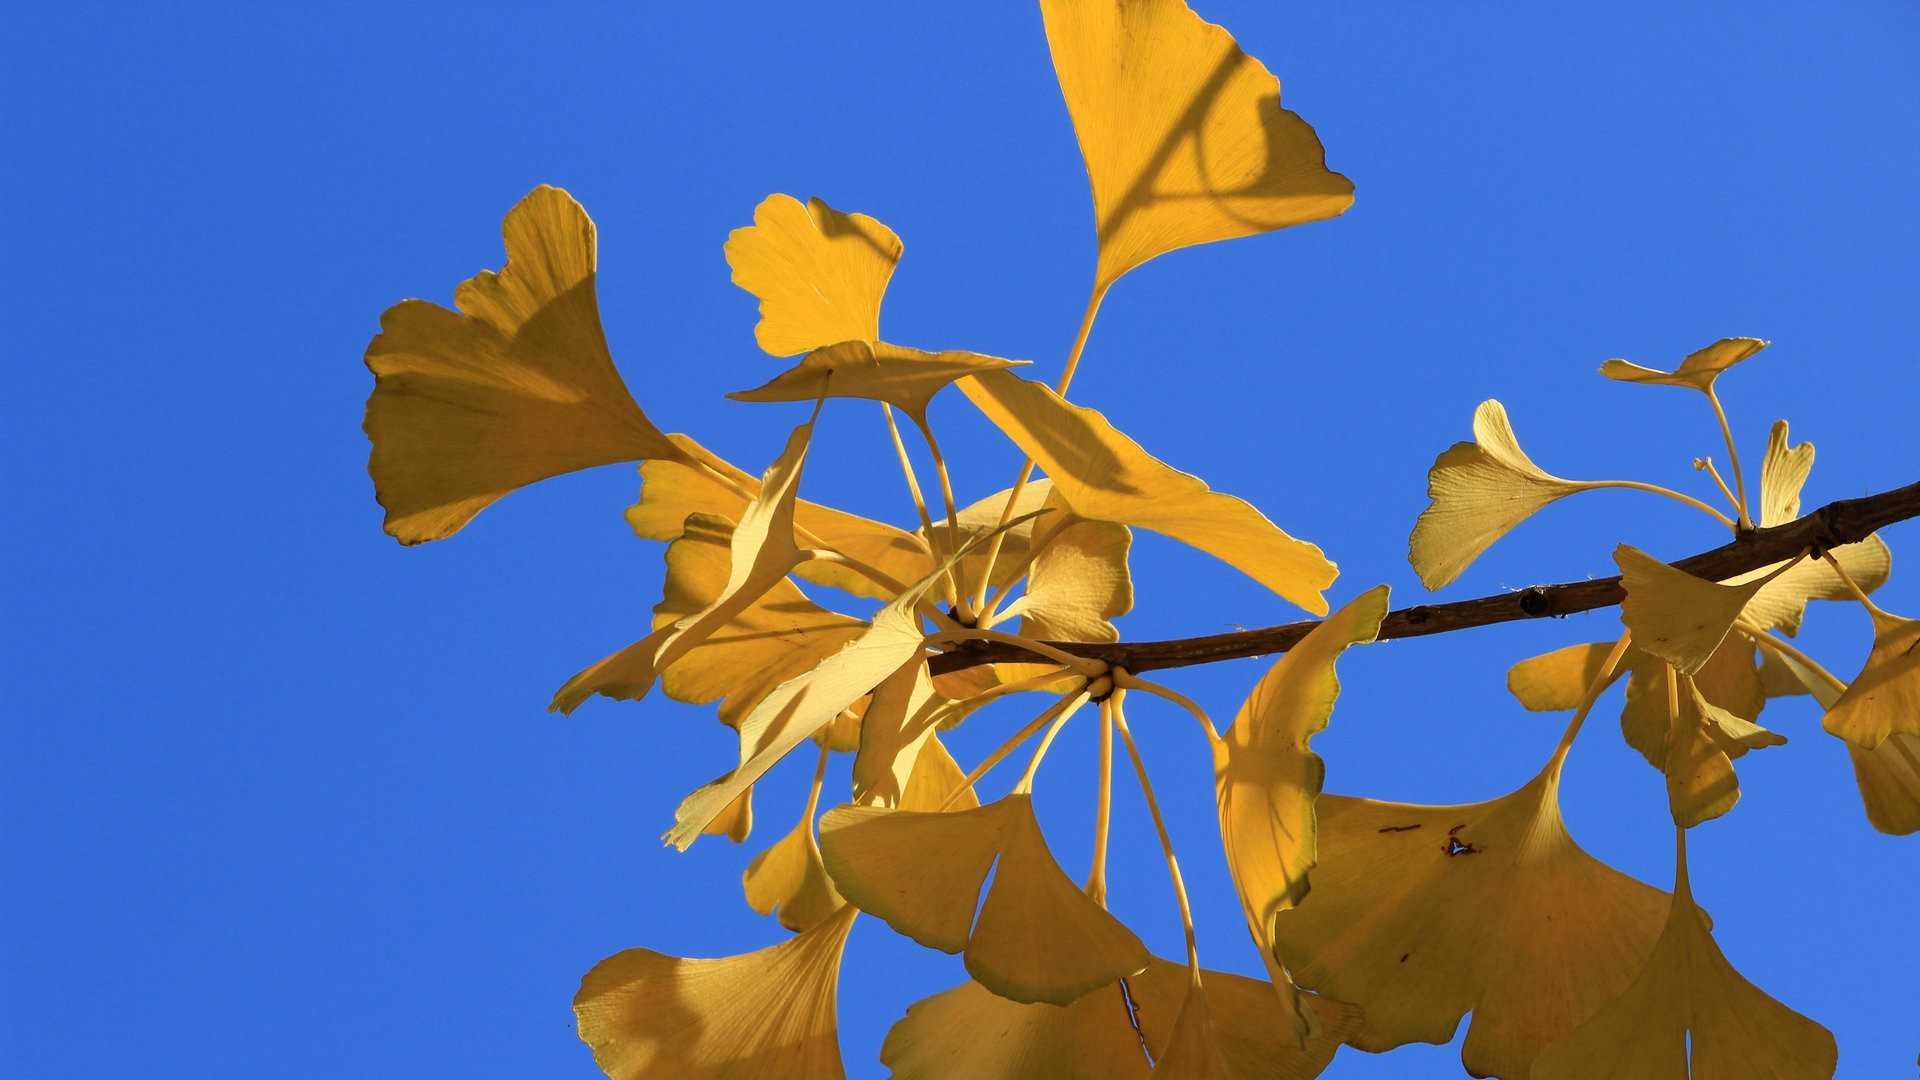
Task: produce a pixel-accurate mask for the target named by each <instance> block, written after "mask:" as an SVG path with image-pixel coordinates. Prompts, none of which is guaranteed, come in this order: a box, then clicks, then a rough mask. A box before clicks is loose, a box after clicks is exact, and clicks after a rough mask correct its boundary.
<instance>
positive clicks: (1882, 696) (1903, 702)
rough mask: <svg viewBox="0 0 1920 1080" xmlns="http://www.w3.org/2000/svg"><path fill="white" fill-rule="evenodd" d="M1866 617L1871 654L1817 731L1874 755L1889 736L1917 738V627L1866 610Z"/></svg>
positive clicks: (1919, 685)
mask: <svg viewBox="0 0 1920 1080" xmlns="http://www.w3.org/2000/svg"><path fill="white" fill-rule="evenodd" d="M1867 614H1869V615H1871V616H1872V617H1873V650H1872V651H1871V652H1869V653H1868V654H1867V663H1866V666H1865V667H1863V668H1861V669H1860V674H1858V675H1856V676H1854V678H1853V681H1852V682H1850V683H1848V684H1847V690H1846V693H1844V694H1841V695H1840V700H1838V701H1836V702H1834V704H1833V707H1832V708H1831V709H1829V710H1827V715H1826V718H1825V719H1823V720H1821V722H1820V726H1821V727H1823V728H1825V729H1826V730H1827V733H1828V734H1830V735H1835V736H1838V737H1839V738H1842V739H1845V740H1846V741H1847V743H1848V744H1849V745H1852V746H1857V747H1859V748H1860V749H1862V750H1873V749H1875V748H1877V747H1879V745H1880V744H1881V743H1882V742H1884V741H1885V740H1886V739H1887V738H1889V737H1891V736H1894V735H1907V736H1920V622H1916V621H1914V620H1913V619H1902V618H1899V617H1898V616H1894V615H1889V614H1887V613H1886V612H1884V611H1879V610H1877V609H1871V608H1870V609H1868V612H1867Z"/></svg>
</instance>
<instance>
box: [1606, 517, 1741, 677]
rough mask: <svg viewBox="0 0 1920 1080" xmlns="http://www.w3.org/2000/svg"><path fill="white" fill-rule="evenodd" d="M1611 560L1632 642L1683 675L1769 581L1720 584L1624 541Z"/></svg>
mask: <svg viewBox="0 0 1920 1080" xmlns="http://www.w3.org/2000/svg"><path fill="white" fill-rule="evenodd" d="M1613 561H1614V562H1615V563H1617V564H1618V565H1619V567H1620V584H1621V586H1622V587H1623V588H1625V589H1626V591H1627V597H1626V599H1625V600H1622V601H1621V602H1620V621H1621V622H1624V623H1626V624H1627V628H1628V629H1630V630H1632V631H1633V643H1634V645H1635V646H1637V647H1638V648H1640V649H1643V650H1645V651H1646V652H1650V653H1652V654H1653V655H1655V656H1657V657H1659V658H1661V659H1662V660H1665V661H1666V662H1667V663H1669V664H1672V665H1673V666H1674V668H1675V670H1677V671H1679V672H1680V673H1681V674H1682V675H1691V674H1693V673H1694V672H1696V671H1699V670H1700V669H1701V667H1703V666H1704V665H1705V664H1706V662H1707V660H1708V658H1710V657H1712V656H1713V651H1714V650H1715V649H1717V648H1719V647H1720V643H1721V642H1722V641H1724V640H1725V639H1726V636H1727V632H1728V631H1729V630H1731V629H1732V628H1733V621H1734V620H1735V619H1737V618H1739V617H1740V612H1741V611H1742V610H1744V609H1745V608H1746V606H1747V601H1749V600H1752V599H1753V596H1754V594H1755V593H1757V592H1759V591H1760V587H1761V586H1762V585H1764V584H1766V582H1767V580H1768V579H1766V578H1754V579H1752V580H1750V581H1746V582H1743V583H1741V584H1738V585H1722V584H1719V583H1717V582H1713V581H1708V580H1706V579H1705V578H1699V577H1695V576H1693V575H1692V574H1689V573H1687V572H1686V571H1685V570H1681V569H1678V568H1676V567H1672V566H1668V565H1667V564H1666V563H1663V562H1661V561H1660V560H1658V559H1655V558H1654V557H1652V556H1651V555H1648V554H1647V553H1646V552H1644V551H1641V550H1639V549H1638V548H1634V547H1631V546H1629V545H1626V544H1621V545H1620V546H1619V547H1617V548H1615V549H1614V551H1613ZM1775 573H1776V574H1778V573H1779V571H1778V570H1776V571H1775Z"/></svg>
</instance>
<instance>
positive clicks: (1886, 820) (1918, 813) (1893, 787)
mask: <svg viewBox="0 0 1920 1080" xmlns="http://www.w3.org/2000/svg"><path fill="white" fill-rule="evenodd" d="M1767 659H1768V660H1771V661H1775V663H1774V665H1773V666H1772V667H1771V668H1770V669H1763V671H1765V670H1771V671H1774V672H1777V673H1778V675H1777V676H1776V677H1775V682H1776V685H1779V686H1780V691H1781V693H1783V694H1784V693H1805V694H1812V695H1813V696H1814V699H1815V700H1817V701H1818V702H1820V707H1821V708H1823V709H1831V708H1833V706H1834V704H1835V703H1836V702H1838V701H1839V700H1840V695H1841V694H1842V693H1843V692H1845V689H1846V687H1845V685H1844V684H1841V685H1837V686H1836V685H1834V684H1833V683H1831V682H1829V681H1827V680H1826V679H1823V678H1820V677H1819V676H1816V675H1815V674H1814V673H1813V672H1812V671H1810V670H1808V669H1807V668H1806V667H1804V666H1803V665H1801V664H1800V663H1798V662H1796V661H1794V660H1792V659H1791V658H1787V657H1777V656H1775V654H1773V653H1768V654H1767ZM1786 679H1790V680H1792V689H1787V688H1786V686H1785V685H1784V680H1786ZM1771 689H1772V688H1771V687H1770V688H1769V690H1770V692H1771ZM1840 745H1842V746H1844V747H1846V748H1847V757H1848V758H1850V759H1851V760H1852V762H1853V778H1854V780H1855V782H1857V783H1858V784H1859V785H1860V801H1861V803H1862V804H1864V805H1865V807H1866V811H1867V821H1868V822H1869V823H1871V824H1872V825H1873V827H1874V828H1876V829H1878V830H1880V831H1881V832H1883V833H1891V834H1892V835H1894V836H1907V835H1910V834H1912V833H1916V832H1920V735H1899V734H1896V735H1889V736H1887V738H1886V739H1885V740H1883V741H1882V742H1881V743H1880V745H1879V746H1876V747H1874V748H1873V749H1872V750H1862V749H1860V748H1859V747H1857V746H1855V745H1853V744H1852V743H1849V742H1846V741H1844V740H1843V741H1842V742H1841V744H1840Z"/></svg>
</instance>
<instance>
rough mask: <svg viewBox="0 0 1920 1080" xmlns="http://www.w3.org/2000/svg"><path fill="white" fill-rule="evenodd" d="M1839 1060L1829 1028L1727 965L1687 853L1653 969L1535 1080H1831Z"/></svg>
mask: <svg viewBox="0 0 1920 1080" xmlns="http://www.w3.org/2000/svg"><path fill="white" fill-rule="evenodd" d="M1837 1057H1838V1049H1837V1047H1836V1046H1835V1045H1834V1041H1833V1036H1832V1035H1831V1034H1829V1033H1828V1031H1827V1030H1826V1029H1825V1028H1823V1027H1821V1026H1820V1025H1819V1024H1816V1023H1814V1022H1813V1021H1811V1020H1809V1019H1807V1018H1806V1017H1804V1016H1801V1015H1800V1014H1799V1013H1796V1012H1794V1011H1793V1010H1791V1009H1789V1008H1787V1007H1786V1006H1785V1005H1782V1004H1780V1003H1779V1002H1778V1001H1775V1000H1774V999H1773V998H1770V997H1768V996H1767V995H1766V994H1765V993H1763V992H1762V991H1761V990H1760V989H1759V988H1758V987H1756V986H1754V985H1753V984H1752V983H1750V982H1748V981H1747V980H1745V979H1743V978H1741V977H1740V973H1739V972H1738V971H1735V970H1734V968H1733V965H1731V964H1729V963H1727V958H1726V957H1725V956H1724V955H1722V954H1721V952H1720V948H1719V946H1718V945H1716V944H1714V941H1713V935H1712V934H1711V933H1710V932H1709V931H1708V929H1707V920H1706V916H1705V915H1703V914H1702V913H1701V911H1700V909H1699V908H1698V907H1696V906H1695V905H1694V901H1693V893H1692V890H1691V889H1690V888H1689V887H1688V883H1687V867H1686V857H1685V854H1684V849H1682V855H1681V858H1680V859H1679V870H1678V872H1677V873H1676V875H1675V884H1674V892H1673V901H1672V904H1671V906H1670V908H1669V911H1668V914H1667V919H1666V926H1665V928H1664V929H1663V930H1662V931H1661V933H1660V938H1659V940H1658V941H1657V942H1656V943H1655V944H1654V947H1653V949H1652V951H1651V953H1650V954H1649V955H1648V957H1647V960H1646V964H1645V966H1644V967H1643V969H1642V970H1641V971H1640V972H1639V974H1638V975H1637V976H1636V977H1635V979H1634V980H1633V983H1632V985H1630V986H1628V987H1627V988H1626V989H1625V990H1624V991H1623V992H1621V993H1620V994H1619V996H1618V997H1616V998H1614V999H1613V1000H1611V1001H1609V1002H1608V1003H1607V1004H1606V1005H1605V1007H1603V1008H1601V1009H1600V1010H1598V1011H1597V1012H1596V1013H1595V1014H1594V1015H1593V1016H1592V1017H1590V1018H1589V1019H1587V1020H1586V1021H1585V1022H1583V1023H1582V1024H1581V1025H1580V1026H1579V1027H1577V1028H1575V1029H1574V1030H1573V1031H1572V1032H1569V1033H1568V1034H1567V1035H1566V1036H1565V1037H1564V1038H1562V1039H1560V1040H1559V1041H1557V1042H1556V1043H1554V1045H1553V1046H1551V1047H1549V1048H1547V1050H1546V1051H1545V1052H1544V1053H1542V1054H1541V1055H1540V1059H1539V1061H1538V1062H1537V1063H1536V1064H1535V1066H1534V1070H1533V1080H1645V1078H1664V1077H1672V1078H1676V1080H1685V1078H1686V1077H1688V1076H1695V1077H1702V1078H1707V1077H1751V1078H1755V1080H1760V1078H1765V1080H1824V1078H1825V1077H1830V1076H1832V1075H1833V1070H1834V1066H1835V1064H1836V1061H1837Z"/></svg>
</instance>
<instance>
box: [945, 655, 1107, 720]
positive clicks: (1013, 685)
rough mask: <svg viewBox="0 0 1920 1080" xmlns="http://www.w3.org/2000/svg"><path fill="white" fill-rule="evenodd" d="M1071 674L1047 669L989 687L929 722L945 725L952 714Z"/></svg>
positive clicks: (1035, 688)
mask: <svg viewBox="0 0 1920 1080" xmlns="http://www.w3.org/2000/svg"><path fill="white" fill-rule="evenodd" d="M1071 674H1072V672H1070V671H1068V670H1067V669H1066V668H1060V667H1056V668H1048V669H1047V670H1045V671H1043V672H1041V673H1040V674H1038V675H1032V676H1028V677H1027V678H1024V679H1018V680H1015V681H1014V682H1010V683H999V684H996V685H994V686H989V687H987V688H986V689H985V690H982V691H980V692H979V693H977V694H975V695H973V696H972V697H970V698H965V699H963V700H960V701H955V702H952V703H950V704H948V705H946V706H943V707H942V708H941V709H940V711H939V712H937V713H935V714H934V716H933V719H932V721H930V722H931V723H932V724H934V725H935V726H938V725H940V724H942V723H945V722H946V719H947V717H949V716H951V715H953V714H954V713H957V712H960V711H962V710H965V711H967V712H972V711H973V710H975V709H978V708H980V707H982V706H984V705H985V704H986V703H987V702H989V701H992V700H994V699H995V698H1000V697H1006V696H1007V695H1009V694H1024V693H1026V692H1027V691H1029V690H1038V689H1040V688H1041V687H1043V686H1045V685H1047V684H1048V683H1050V682H1052V681H1054V680H1055V679H1058V678H1059V677H1060V676H1062V675H1071Z"/></svg>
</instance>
